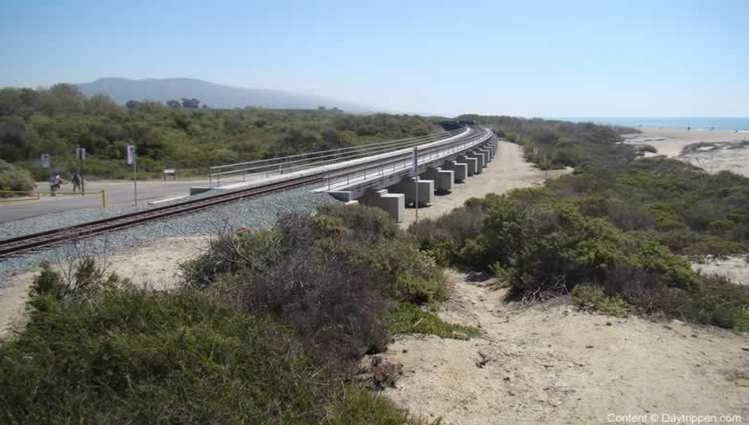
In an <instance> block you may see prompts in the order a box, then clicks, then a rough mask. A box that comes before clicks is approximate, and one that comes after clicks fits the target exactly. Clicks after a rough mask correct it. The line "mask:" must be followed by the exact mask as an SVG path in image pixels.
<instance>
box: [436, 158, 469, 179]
mask: <svg viewBox="0 0 749 425" xmlns="http://www.w3.org/2000/svg"><path fill="white" fill-rule="evenodd" d="M440 168H442V169H443V170H450V171H452V172H453V181H454V182H455V183H463V182H464V181H465V180H466V179H467V178H468V164H466V163H464V162H456V161H446V162H445V163H444V164H442V167H440Z"/></svg>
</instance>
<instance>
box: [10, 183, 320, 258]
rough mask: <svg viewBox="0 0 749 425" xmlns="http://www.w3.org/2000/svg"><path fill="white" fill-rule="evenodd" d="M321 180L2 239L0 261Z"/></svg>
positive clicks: (267, 187)
mask: <svg viewBox="0 0 749 425" xmlns="http://www.w3.org/2000/svg"><path fill="white" fill-rule="evenodd" d="M323 180H324V179H323V177H322V176H321V175H311V176H304V177H299V178H295V179H290V180H285V181H281V182H276V183H271V184H268V185H263V186H258V187H252V188H247V189H239V190H235V191H232V192H226V193H222V194H219V195H214V196H210V197H206V198H200V199H193V200H189V201H184V202H179V203H177V204H172V205H166V206H162V207H156V208H150V209H148V210H144V211H138V212H133V213H128V214H124V215H119V216H116V217H110V218H107V219H103V220H96V221H91V222H87V223H82V224H77V225H74V226H68V227H63V228H59V229H53V230H47V231H44V232H39V233H33V234H30V235H24V236H19V237H15V238H10V239H5V240H2V241H0V262H2V261H3V260H6V259H8V258H11V257H15V256H18V255H20V254H25V253H28V252H30V251H35V250H39V249H43V248H48V247H50V246H52V245H57V244H61V243H65V242H70V241H75V240H80V239H85V238H90V237H92V236H96V235H100V234H104V233H108V232H112V231H115V230H121V229H125V228H128V227H133V226H138V225H141V224H145V223H148V222H152V221H156V220H160V219H164V218H168V217H174V216H177V215H182V214H189V213H194V212H196V211H199V210H203V209H206V208H210V207H213V206H217V205H221V204H226V203H229V202H235V201H238V200H241V199H247V198H254V197H258V196H262V195H267V194H270V193H274V192H280V191H284V190H289V189H294V188H297V187H301V186H306V185H310V184H316V183H321V182H322V181H323Z"/></svg>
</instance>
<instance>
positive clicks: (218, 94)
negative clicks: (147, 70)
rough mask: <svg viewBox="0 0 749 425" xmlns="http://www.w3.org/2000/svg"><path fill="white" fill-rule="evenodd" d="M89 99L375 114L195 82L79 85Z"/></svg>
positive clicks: (328, 101)
mask: <svg viewBox="0 0 749 425" xmlns="http://www.w3.org/2000/svg"><path fill="white" fill-rule="evenodd" d="M76 85H77V86H78V88H79V89H80V90H81V92H83V94H85V95H86V96H93V95H95V94H105V95H108V96H109V97H111V98H112V100H114V101H115V102H117V103H120V104H123V105H124V104H125V102H127V101H128V100H150V101H158V102H167V101H168V100H172V99H175V100H180V99H181V98H188V99H192V98H194V99H198V100H200V103H201V104H203V105H208V106H209V107H211V108H244V107H247V106H255V107H262V108H272V109H316V108H317V107H319V106H324V107H326V108H333V107H337V108H339V109H343V110H344V111H346V112H371V111H372V109H371V108H367V107H365V106H362V105H356V104H353V103H348V102H342V101H338V100H333V99H327V98H324V97H320V96H309V95H304V94H297V93H289V92H284V91H280V90H264V89H248V88H242V87H231V86H224V85H221V84H215V83H210V82H208V81H202V80H196V79H191V78H166V79H152V78H148V79H143V80H129V79H126V78H100V79H98V80H96V81H93V82H91V83H83V84H76Z"/></svg>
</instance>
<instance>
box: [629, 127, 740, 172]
mask: <svg viewBox="0 0 749 425" xmlns="http://www.w3.org/2000/svg"><path fill="white" fill-rule="evenodd" d="M641 130H642V133H636V134H626V135H624V138H625V139H626V143H631V144H647V145H651V146H654V147H655V148H656V149H658V155H666V156H668V157H675V158H679V159H681V160H684V161H687V162H689V163H692V164H694V165H696V166H698V167H701V168H704V169H705V170H706V171H708V172H711V173H715V172H718V171H723V170H728V171H732V172H734V173H737V174H742V175H745V176H749V148H746V147H745V148H738V149H736V148H734V149H732V147H735V146H736V144H737V143H738V142H741V141H744V140H747V141H749V133H742V132H734V131H727V130H713V131H707V130H691V131H689V130H687V129H678V128H642V129H641ZM695 143H721V144H722V146H720V147H717V148H716V149H711V150H705V151H701V152H696V153H689V154H685V153H683V149H684V148H685V147H687V146H689V145H692V144H695Z"/></svg>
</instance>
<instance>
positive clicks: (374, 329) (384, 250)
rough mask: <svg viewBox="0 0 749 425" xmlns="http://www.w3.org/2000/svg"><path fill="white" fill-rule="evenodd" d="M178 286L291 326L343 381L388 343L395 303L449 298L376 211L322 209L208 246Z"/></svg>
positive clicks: (428, 262)
mask: <svg viewBox="0 0 749 425" xmlns="http://www.w3.org/2000/svg"><path fill="white" fill-rule="evenodd" d="M183 270H184V271H185V276H186V284H187V285H188V286H190V287H197V288H207V289H208V290H212V291H217V292H219V293H222V294H224V296H225V297H226V299H228V300H231V302H233V303H235V304H236V305H237V306H238V307H239V308H240V309H242V310H243V311H246V312H249V313H251V314H256V315H262V316H266V315H267V316H270V317H272V318H273V319H275V320H277V321H279V322H281V323H283V324H285V325H287V326H289V327H290V328H292V329H294V331H295V332H296V333H297V334H298V335H299V336H300V338H301V339H302V341H304V343H305V346H306V347H308V351H309V352H310V353H311V354H312V355H313V356H314V357H315V358H316V360H318V361H320V362H321V363H324V364H327V365H329V366H330V367H331V368H333V369H335V370H337V371H339V372H341V373H343V374H346V373H348V372H350V371H351V370H352V369H354V368H356V367H357V362H358V360H359V359H360V358H361V356H363V355H364V354H365V353H372V352H378V351H381V350H383V349H384V347H385V345H386V343H387V323H386V317H387V315H388V312H389V310H390V308H391V306H392V305H393V304H394V303H396V302H416V303H434V302H437V301H439V300H443V299H445V298H446V297H447V289H446V285H445V280H444V276H443V274H442V271H441V269H440V268H439V267H437V265H436V264H435V263H434V261H433V260H432V259H431V258H430V257H429V256H428V254H426V253H423V252H420V251H419V250H418V248H417V247H416V245H415V243H414V241H413V240H412V239H411V238H410V237H409V236H408V235H407V234H406V233H405V232H403V231H401V230H400V229H399V228H398V227H397V226H396V225H395V224H394V223H393V222H392V220H391V219H390V218H389V217H388V216H387V214H386V213H385V212H384V211H382V210H381V209H378V208H368V207H362V206H338V207H324V208H321V209H320V210H319V211H318V213H317V215H315V216H303V215H287V216H283V217H280V218H279V220H278V221H277V223H276V225H275V226H274V227H273V228H272V229H270V230H269V231H262V232H255V233H252V232H240V233H239V234H236V235H223V236H221V237H219V238H218V239H216V240H215V241H214V242H213V243H212V245H211V249H210V251H209V252H208V253H207V254H206V255H203V256H201V257H198V258H196V259H195V260H193V261H190V262H188V263H187V264H185V265H184V266H183Z"/></svg>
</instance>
